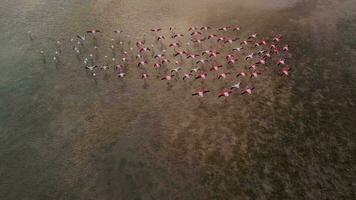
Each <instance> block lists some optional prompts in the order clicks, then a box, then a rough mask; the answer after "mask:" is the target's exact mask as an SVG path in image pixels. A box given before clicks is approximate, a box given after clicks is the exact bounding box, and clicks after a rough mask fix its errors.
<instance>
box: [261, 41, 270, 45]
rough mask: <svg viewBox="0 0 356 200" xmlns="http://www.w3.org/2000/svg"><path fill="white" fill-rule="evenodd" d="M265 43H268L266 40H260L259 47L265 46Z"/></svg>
mask: <svg viewBox="0 0 356 200" xmlns="http://www.w3.org/2000/svg"><path fill="white" fill-rule="evenodd" d="M267 42H268V41H267V40H261V41H260V45H266V44H267Z"/></svg>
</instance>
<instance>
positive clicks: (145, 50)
mask: <svg viewBox="0 0 356 200" xmlns="http://www.w3.org/2000/svg"><path fill="white" fill-rule="evenodd" d="M143 51H144V52H147V51H151V49H150V48H147V47H144V48H141V49H140V51H139V52H140V53H141V52H143Z"/></svg>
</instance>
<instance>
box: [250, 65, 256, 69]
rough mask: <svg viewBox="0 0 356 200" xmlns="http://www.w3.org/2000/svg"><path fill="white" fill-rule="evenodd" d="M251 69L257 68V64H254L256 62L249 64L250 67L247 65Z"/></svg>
mask: <svg viewBox="0 0 356 200" xmlns="http://www.w3.org/2000/svg"><path fill="white" fill-rule="evenodd" d="M251 68H252V69H253V70H256V69H257V66H256V64H253V65H251V66H250V67H249V69H251Z"/></svg>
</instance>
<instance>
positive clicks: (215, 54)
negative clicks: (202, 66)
mask: <svg viewBox="0 0 356 200" xmlns="http://www.w3.org/2000/svg"><path fill="white" fill-rule="evenodd" d="M219 54H220V52H217V51H215V52H211V53H210V55H209V57H216V56H217V55H219Z"/></svg>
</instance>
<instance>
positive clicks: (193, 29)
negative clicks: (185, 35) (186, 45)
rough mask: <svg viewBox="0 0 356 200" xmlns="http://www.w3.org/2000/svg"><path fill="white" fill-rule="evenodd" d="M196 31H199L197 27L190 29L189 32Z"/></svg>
mask: <svg viewBox="0 0 356 200" xmlns="http://www.w3.org/2000/svg"><path fill="white" fill-rule="evenodd" d="M195 30H198V29H197V27H195V26H193V27H190V28H189V29H188V31H195Z"/></svg>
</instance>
